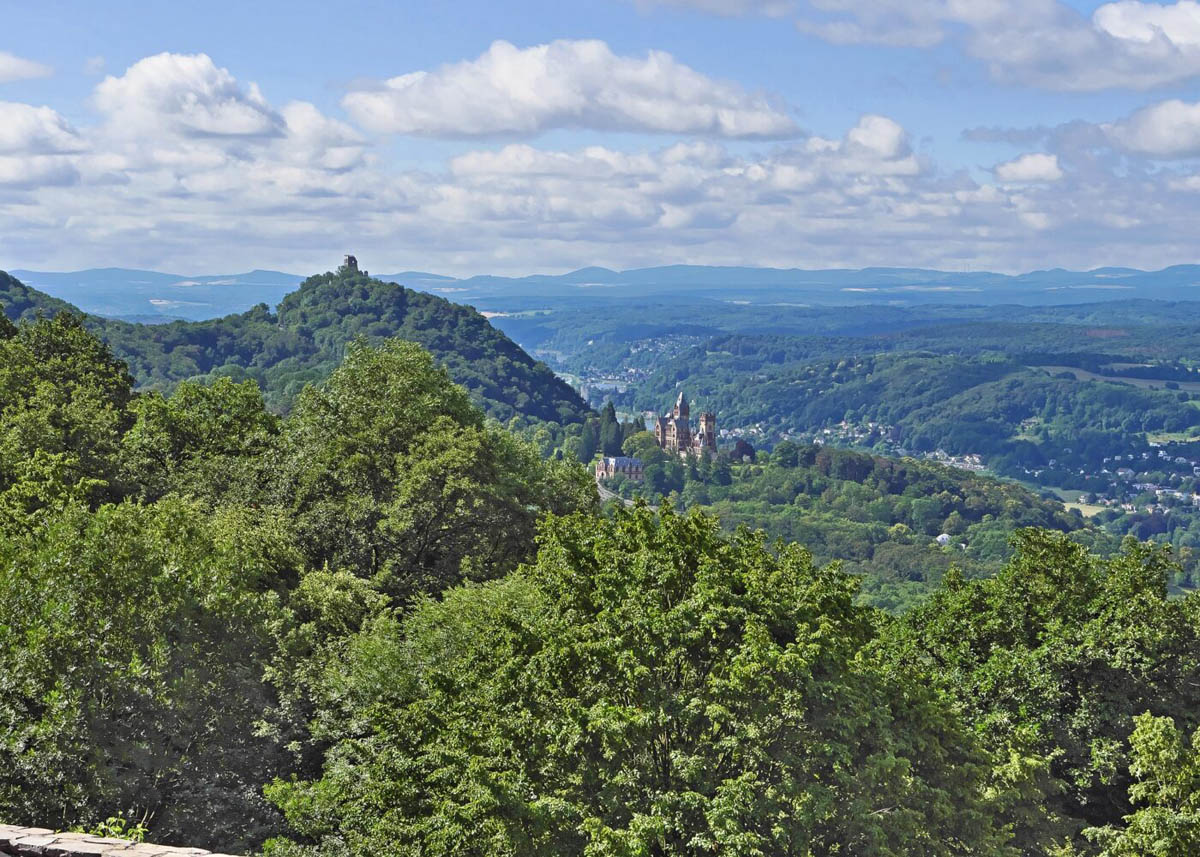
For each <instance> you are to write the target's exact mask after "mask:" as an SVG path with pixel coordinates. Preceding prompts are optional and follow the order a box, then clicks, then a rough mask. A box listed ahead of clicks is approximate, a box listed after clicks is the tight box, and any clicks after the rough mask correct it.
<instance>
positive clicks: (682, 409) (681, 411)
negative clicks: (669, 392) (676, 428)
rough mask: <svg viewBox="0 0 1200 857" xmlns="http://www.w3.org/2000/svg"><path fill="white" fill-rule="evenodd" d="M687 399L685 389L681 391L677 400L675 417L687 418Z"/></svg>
mask: <svg viewBox="0 0 1200 857" xmlns="http://www.w3.org/2000/svg"><path fill="white" fill-rule="evenodd" d="M689 413H690V412H689V409H688V403H687V399H686V398H685V397H684V395H683V390H680V391H679V398H678V399H676V400H675V411H674V413H673V416H674V417H675V419H685V420H686V419H687V418H688V416H689Z"/></svg>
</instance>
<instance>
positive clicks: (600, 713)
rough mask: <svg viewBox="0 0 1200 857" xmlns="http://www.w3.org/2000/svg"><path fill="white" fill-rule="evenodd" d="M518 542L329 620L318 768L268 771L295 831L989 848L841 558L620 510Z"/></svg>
mask: <svg viewBox="0 0 1200 857" xmlns="http://www.w3.org/2000/svg"><path fill="white" fill-rule="evenodd" d="M540 543H541V548H540V551H539V554H538V558H537V561H536V563H535V564H533V565H532V566H529V567H526V568H525V569H523V570H521V571H518V572H516V573H514V574H512V575H510V576H509V577H507V578H506V579H505V580H503V581H500V582H496V583H492V584H488V585H485V586H476V587H467V588H460V589H457V590H453V591H451V592H449V593H447V594H446V597H445V598H444V600H442V601H440V602H433V601H427V602H425V603H423V604H422V605H421V606H420V607H419V608H418V609H417V610H416V611H415V612H414V613H413V614H412V616H411V617H410V618H409V619H408V620H407V621H405V622H400V621H398V620H396V619H394V618H391V617H382V618H380V619H378V620H377V621H375V622H374V623H372V624H371V625H370V627H368V628H366V629H365V630H364V631H363V633H362V634H361V635H360V636H359V637H358V638H357V639H356V640H355V641H354V643H353V645H352V648H351V651H350V653H349V656H348V659H347V662H346V663H345V666H344V667H343V669H342V671H341V672H340V674H339V676H338V678H337V679H336V682H337V683H338V686H339V687H340V688H342V691H341V696H342V699H343V700H344V702H343V706H344V707H343V708H342V709H341V711H340V712H339V716H340V718H344V719H341V722H342V723H343V724H344V726H343V727H342V729H341V734H340V735H339V736H338V740H337V741H336V742H335V743H333V744H332V746H331V749H330V751H329V753H328V755H327V757H326V764H325V771H324V776H323V777H322V778H321V779H320V780H317V781H314V782H299V781H280V782H278V783H276V784H275V785H274V786H272V787H271V788H270V789H269V790H268V793H269V795H270V796H271V798H272V799H273V800H275V801H276V802H278V803H279V805H280V806H281V807H282V808H283V809H284V810H285V812H286V814H287V817H288V820H289V821H290V822H291V824H292V825H293V827H294V828H295V830H296V831H297V832H298V833H299V834H301V835H302V836H304V837H305V838H306V839H308V840H309V841H311V842H313V843H314V844H315V850H316V851H317V852H319V853H329V854H334V853H349V854H353V855H358V854H364V855H365V854H396V855H402V854H423V855H449V854H456V855H472V854H478V855H484V854H487V855H517V854H520V855H560V854H595V855H608V854H612V855H618V854H620V855H626V854H628V855H633V854H646V855H700V854H709V853H721V854H731V855H760V854H832V853H843V852H844V853H852V854H868V853H869V854H872V855H881V857H885V855H902V854H903V855H950V854H963V855H965V854H974V853H986V854H989V855H992V854H995V855H1000V854H1004V853H1006V852H1005V850H1004V847H1003V845H1002V842H1003V840H1004V838H1005V835H1004V834H1003V833H1002V832H999V831H998V830H997V829H996V827H995V825H994V824H993V821H992V819H991V817H990V815H989V812H988V807H987V805H986V802H985V800H984V797H983V793H982V790H981V786H982V777H983V775H984V774H985V772H986V769H987V766H986V765H985V764H983V759H982V758H981V757H979V756H978V755H977V754H976V753H975V751H974V750H973V749H972V748H971V740H970V738H969V735H968V734H967V733H966V732H964V731H963V730H962V729H961V728H960V727H959V725H958V724H957V722H956V720H955V719H954V717H953V716H951V715H950V714H949V712H948V711H947V710H946V709H945V708H943V707H942V706H941V705H940V704H939V703H938V701H937V698H936V696H934V695H933V694H931V693H928V692H926V691H925V690H923V689H922V688H921V686H920V685H919V684H917V683H916V682H914V681H911V679H910V678H909V677H908V676H906V675H905V674H904V672H903V671H902V670H901V671H897V670H892V669H890V668H884V667H883V666H882V665H881V664H878V663H877V662H876V661H874V660H873V659H872V658H871V657H870V656H869V655H868V654H867V652H866V651H865V647H866V646H867V645H868V644H869V642H870V640H871V639H872V637H873V633H874V632H873V627H874V625H873V620H872V617H871V613H870V611H868V610H866V609H864V608H860V607H856V606H855V604H854V596H855V584H854V582H853V580H852V579H851V578H849V577H848V576H846V575H843V574H841V573H840V572H838V571H837V570H836V569H833V568H826V569H821V568H817V567H816V566H814V564H813V563H812V560H811V557H810V556H809V555H808V554H807V553H805V552H804V551H803V550H800V549H799V548H794V547H793V548H786V549H784V550H783V551H782V553H779V554H777V553H775V552H773V551H772V550H769V549H768V548H767V546H766V544H765V543H764V541H763V539H762V538H761V536H755V535H752V534H750V533H748V532H740V533H738V534H736V535H734V536H733V537H731V538H726V537H723V536H721V535H720V534H719V530H718V526H717V523H716V521H715V520H713V519H711V518H706V517H704V516H699V515H689V516H677V515H675V514H673V513H671V512H669V511H667V510H663V511H662V512H661V513H660V514H659V515H655V514H654V513H653V512H652V511H650V510H649V509H648V508H647V507H645V506H642V507H640V508H638V509H635V510H633V511H618V512H617V513H616V518H615V520H614V521H612V522H605V521H602V520H597V519H595V518H592V517H587V516H578V515H577V516H573V517H570V518H567V519H560V520H552V521H549V522H548V523H547V524H546V526H545V528H544V530H543V532H542V536H541V542H540ZM333 719H334V718H328V717H327V718H325V719H324V720H323V722H331V721H332V720H333ZM342 849H344V850H342ZM297 850H300V851H303V850H304V849H297V847H296V846H294V845H288V844H286V843H275V844H274V845H273V847H272V848H269V849H268V851H269V853H274V854H288V853H295V852H296V851H297Z"/></svg>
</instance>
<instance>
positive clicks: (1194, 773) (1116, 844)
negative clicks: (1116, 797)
mask: <svg viewBox="0 0 1200 857" xmlns="http://www.w3.org/2000/svg"><path fill="white" fill-rule="evenodd" d="M1134 722H1135V724H1136V726H1135V728H1134V730H1133V734H1132V735H1131V736H1130V738H1129V744H1130V748H1131V754H1130V755H1131V761H1130V764H1129V772H1130V774H1131V775H1132V776H1133V777H1134V778H1135V782H1134V783H1133V784H1132V785H1131V786H1130V787H1129V798H1130V801H1131V802H1132V803H1133V804H1134V805H1136V806H1138V809H1137V810H1136V811H1134V812H1133V813H1132V814H1130V815H1128V816H1126V817H1125V825H1124V827H1117V826H1108V827H1103V828H1096V829H1092V830H1088V831H1086V832H1087V835H1088V838H1089V839H1092V840H1093V841H1095V842H1097V843H1099V844H1100V846H1101V848H1102V850H1101V852H1100V857H1190V855H1193V854H1197V853H1200V730H1197V731H1196V732H1195V733H1193V735H1192V738H1191V741H1190V742H1189V741H1187V740H1185V736H1184V734H1183V733H1182V732H1180V731H1179V729H1177V728H1176V726H1175V721H1174V720H1172V719H1171V718H1170V717H1154V716H1153V715H1151V714H1150V713H1149V712H1146V713H1145V714H1141V715H1139V716H1138V717H1136V718H1135V719H1134Z"/></svg>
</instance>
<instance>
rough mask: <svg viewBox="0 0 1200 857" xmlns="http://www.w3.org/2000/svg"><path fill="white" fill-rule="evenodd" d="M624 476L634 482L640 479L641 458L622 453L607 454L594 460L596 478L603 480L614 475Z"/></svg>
mask: <svg viewBox="0 0 1200 857" xmlns="http://www.w3.org/2000/svg"><path fill="white" fill-rule="evenodd" d="M617 475H620V476H624V477H625V478H626V479H630V480H632V481H634V482H641V481H642V460H641V459H640V458H629V457H627V456H624V455H617V456H607V457H605V458H601V459H600V460H599V461H597V462H596V479H598V480H600V481H601V482H603V481H604V480H605V479H612V478H613V477H614V476H617Z"/></svg>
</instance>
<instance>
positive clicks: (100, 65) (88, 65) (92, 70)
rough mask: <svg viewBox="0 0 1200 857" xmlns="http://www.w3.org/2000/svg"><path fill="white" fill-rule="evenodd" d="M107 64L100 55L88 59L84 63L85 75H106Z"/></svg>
mask: <svg viewBox="0 0 1200 857" xmlns="http://www.w3.org/2000/svg"><path fill="white" fill-rule="evenodd" d="M107 64H108V61H107V60H105V59H104V57H103V56H100V55H99V54H97V55H96V56H94V57H88V58H87V59H86V60H84V61H83V71H84V74H104V67H105V66H106V65H107Z"/></svg>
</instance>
